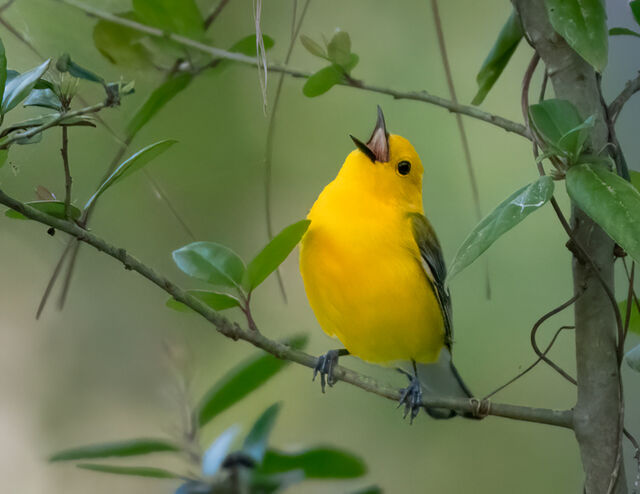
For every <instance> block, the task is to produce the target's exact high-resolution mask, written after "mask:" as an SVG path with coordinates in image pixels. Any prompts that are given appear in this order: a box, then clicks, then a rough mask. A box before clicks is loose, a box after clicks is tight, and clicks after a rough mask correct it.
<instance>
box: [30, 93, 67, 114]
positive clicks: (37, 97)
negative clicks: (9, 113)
mask: <svg viewBox="0 0 640 494" xmlns="http://www.w3.org/2000/svg"><path fill="white" fill-rule="evenodd" d="M24 106H40V107H43V108H51V109H52V110H57V111H62V103H60V99H59V98H58V96H57V95H56V94H55V93H54V92H53V91H52V90H51V89H49V88H46V89H34V90H33V91H31V93H30V94H29V96H27V99H25V100H24Z"/></svg>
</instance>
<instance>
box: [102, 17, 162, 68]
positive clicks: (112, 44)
mask: <svg viewBox="0 0 640 494" xmlns="http://www.w3.org/2000/svg"><path fill="white" fill-rule="evenodd" d="M116 15H117V16H118V17H122V18H123V19H128V20H132V21H139V20H140V19H139V18H138V16H137V15H136V13H135V12H125V13H122V14H116ZM144 36H145V35H144V34H143V33H141V32H140V31H136V30H135V29H131V28H128V27H126V26H122V25H120V24H116V23H114V22H109V21H105V20H102V19H101V20H99V21H98V22H97V23H96V25H95V26H94V28H93V43H94V44H95V46H96V48H97V49H98V51H99V52H100V53H101V54H102V56H103V57H105V58H106V59H107V60H109V61H110V62H111V63H113V64H116V65H122V66H126V67H133V68H146V67H148V66H151V63H150V60H151V53H150V52H149V50H148V49H147V48H146V47H145V46H144V44H143V43H142V42H141V40H142V39H143V38H144Z"/></svg>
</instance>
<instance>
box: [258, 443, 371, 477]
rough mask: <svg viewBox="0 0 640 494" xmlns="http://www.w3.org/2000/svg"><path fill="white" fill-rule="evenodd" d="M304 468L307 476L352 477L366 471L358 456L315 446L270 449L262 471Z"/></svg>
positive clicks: (278, 471)
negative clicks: (290, 451)
mask: <svg viewBox="0 0 640 494" xmlns="http://www.w3.org/2000/svg"><path fill="white" fill-rule="evenodd" d="M291 470H303V471H304V474H305V478H307V479H351V478H356V477H361V476H362V475H364V474H365V473H367V467H366V465H365V463H364V462H363V461H362V460H361V459H360V458H358V457H357V456H355V455H353V454H351V453H349V452H348V451H344V450H341V449H337V448H332V447H315V448H310V449H306V450H303V451H299V452H294V453H285V452H283V451H278V450H275V449H269V450H268V451H267V452H266V454H265V456H264V461H263V462H262V465H261V466H260V467H259V468H258V471H259V472H260V473H261V474H265V475H267V474H275V473H282V472H288V471H291Z"/></svg>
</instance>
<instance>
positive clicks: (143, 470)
mask: <svg viewBox="0 0 640 494" xmlns="http://www.w3.org/2000/svg"><path fill="white" fill-rule="evenodd" d="M76 467H78V468H82V469H83V470H91V471H93V472H101V473H111V474H114V475H131V476H134V477H148V478H154V479H182V478H184V477H183V476H182V475H178V474H177V473H173V472H170V471H169V470H165V469H164V468H155V467H123V466H118V465H99V464H96V463H79V464H78V465H76Z"/></svg>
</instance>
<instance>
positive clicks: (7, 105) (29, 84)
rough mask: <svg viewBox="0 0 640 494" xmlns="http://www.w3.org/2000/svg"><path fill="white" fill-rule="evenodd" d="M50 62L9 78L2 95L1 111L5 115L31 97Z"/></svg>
mask: <svg viewBox="0 0 640 494" xmlns="http://www.w3.org/2000/svg"><path fill="white" fill-rule="evenodd" d="M50 62H51V59H49V60H47V61H45V62H43V63H42V64H40V65H38V66H37V67H36V68H34V69H31V70H29V71H27V72H25V73H24V74H17V75H14V77H11V78H8V77H7V82H6V85H5V87H4V94H3V95H2V105H1V106H0V111H1V112H2V114H3V115H4V114H5V113H7V112H8V111H9V110H11V109H13V108H14V107H15V106H16V105H17V104H18V103H20V102H21V101H22V100H23V99H25V98H26V97H27V96H29V93H30V92H31V90H32V89H33V88H34V87H35V85H36V83H37V82H38V79H40V77H42V76H43V75H44V73H45V72H46V71H47V69H48V68H49V63H50Z"/></svg>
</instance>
